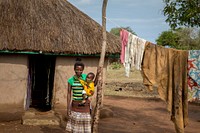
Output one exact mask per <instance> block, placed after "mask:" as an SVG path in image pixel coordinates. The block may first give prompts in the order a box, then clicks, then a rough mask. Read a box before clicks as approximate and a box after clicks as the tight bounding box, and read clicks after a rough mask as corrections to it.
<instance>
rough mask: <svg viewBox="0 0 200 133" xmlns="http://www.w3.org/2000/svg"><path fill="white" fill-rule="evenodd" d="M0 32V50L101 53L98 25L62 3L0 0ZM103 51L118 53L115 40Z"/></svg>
mask: <svg viewBox="0 0 200 133" xmlns="http://www.w3.org/2000/svg"><path fill="white" fill-rule="evenodd" d="M0 32H1V34H0V50H10V51H13V50H17V51H43V52H50V53H51V52H52V53H66V54H99V53H101V45H102V28H101V26H100V25H99V24H98V23H97V22H95V21H94V20H92V19H91V18H90V17H89V16H87V15H86V14H84V13H83V12H81V11H80V10H78V9H77V8H76V7H74V6H73V5H71V4H70V3H69V2H67V1H66V0H1V1H0ZM106 52H107V53H108V54H116V53H120V40H119V37H116V36H114V35H112V34H109V33H108V34H107V50H106Z"/></svg>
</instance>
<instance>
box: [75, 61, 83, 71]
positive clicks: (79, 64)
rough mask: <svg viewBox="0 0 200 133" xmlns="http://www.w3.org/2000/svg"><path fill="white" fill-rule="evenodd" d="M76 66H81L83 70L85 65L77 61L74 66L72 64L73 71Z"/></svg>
mask: <svg viewBox="0 0 200 133" xmlns="http://www.w3.org/2000/svg"><path fill="white" fill-rule="evenodd" d="M77 66H81V67H82V68H83V69H84V67H85V65H84V64H83V63H82V62H81V61H77V62H76V63H75V64H74V70H75V69H76V67H77Z"/></svg>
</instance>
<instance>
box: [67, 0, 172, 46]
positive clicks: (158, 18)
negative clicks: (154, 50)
mask: <svg viewBox="0 0 200 133" xmlns="http://www.w3.org/2000/svg"><path fill="white" fill-rule="evenodd" d="M68 1H69V2H70V3H71V4H73V5H74V6H75V7H77V8H78V9H79V10H81V11H82V12H84V13H85V14H87V15H88V16H90V17H91V18H92V19H94V20H95V21H96V22H98V23H99V24H100V25H102V4H103V0H68ZM163 8H164V3H163V0H108V3H107V8H106V18H107V20H106V30H107V31H108V32H109V31H110V30H111V29H112V28H117V27H118V28H120V27H130V28H131V29H132V30H133V31H134V32H135V33H136V34H137V36H138V37H140V38H143V39H145V40H147V41H150V42H152V43H155V40H156V39H157V38H158V36H159V35H160V34H161V33H162V32H163V31H167V30H169V29H170V27H169V25H168V24H167V23H166V22H165V20H166V17H165V16H164V15H163V12H162V9H163Z"/></svg>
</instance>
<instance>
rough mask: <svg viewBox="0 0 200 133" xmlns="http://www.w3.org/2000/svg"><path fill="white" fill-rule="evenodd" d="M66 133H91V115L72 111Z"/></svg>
mask: <svg viewBox="0 0 200 133" xmlns="http://www.w3.org/2000/svg"><path fill="white" fill-rule="evenodd" d="M66 131H69V132H72V133H91V115H90V113H82V112H74V111H71V115H70V117H69V120H68V121H67V125H66Z"/></svg>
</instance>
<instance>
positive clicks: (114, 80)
mask: <svg viewBox="0 0 200 133" xmlns="http://www.w3.org/2000/svg"><path fill="white" fill-rule="evenodd" d="M107 77H108V78H107V80H106V85H105V90H104V94H105V96H104V100H103V104H104V109H105V110H107V112H109V113H107V114H108V115H105V114H104V113H103V114H104V115H101V117H102V118H101V119H100V123H99V132H100V133H160V132H162V133H175V129H174V124H173V122H172V121H170V115H169V112H168V111H167V110H166V104H165V103H164V102H163V101H162V100H160V99H159V98H158V95H157V93H156V90H155V91H154V92H148V90H146V89H145V87H144V86H143V84H142V80H141V76H140V73H139V72H137V71H134V72H133V73H132V75H130V77H129V78H126V77H124V73H123V71H121V70H115V71H112V70H111V71H109V73H108V75H107ZM199 131H200V105H199V104H198V103H195V104H194V103H189V125H188V126H187V127H186V128H185V133H199ZM64 132H65V130H64V128H62V127H58V126H26V125H22V124H21V121H20V120H18V121H11V122H0V133H64Z"/></svg>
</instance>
